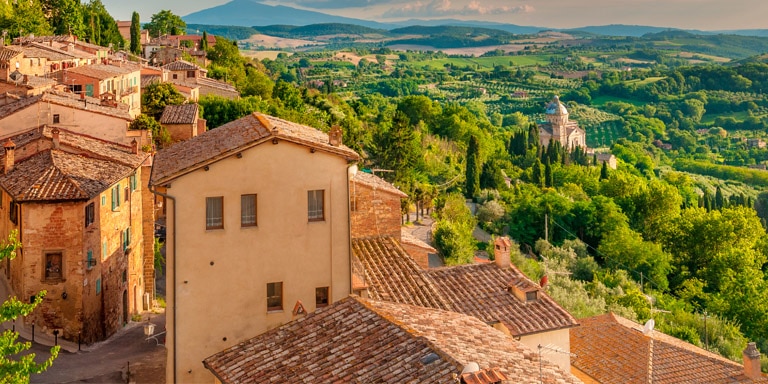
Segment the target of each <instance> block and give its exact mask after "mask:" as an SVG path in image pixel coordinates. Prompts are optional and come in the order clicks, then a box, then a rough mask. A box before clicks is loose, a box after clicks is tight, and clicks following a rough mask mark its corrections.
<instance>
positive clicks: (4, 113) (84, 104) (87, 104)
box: [0, 90, 133, 121]
mask: <svg viewBox="0 0 768 384" xmlns="http://www.w3.org/2000/svg"><path fill="white" fill-rule="evenodd" d="M39 101H43V102H46V103H52V104H57V105H61V106H65V107H70V108H75V109H81V110H87V111H91V112H94V113H99V114H102V115H108V116H112V117H117V118H119V119H124V120H127V121H132V120H133V118H132V117H131V115H130V114H129V113H128V106H127V105H125V104H118V105H117V106H116V107H110V106H105V105H101V100H99V99H97V98H93V97H88V96H86V97H84V98H83V97H82V96H80V95H75V94H74V93H67V92H59V91H54V90H46V91H45V92H43V93H41V94H39V95H35V96H30V97H25V98H22V99H21V100H19V101H16V102H13V103H10V104H6V105H3V106H0V119H2V118H5V117H8V116H10V115H12V114H14V113H16V112H17V111H20V110H22V109H24V108H26V107H29V106H30V105H33V104H35V103H37V102H39Z"/></svg>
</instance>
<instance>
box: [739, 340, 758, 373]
mask: <svg viewBox="0 0 768 384" xmlns="http://www.w3.org/2000/svg"><path fill="white" fill-rule="evenodd" d="M741 353H742V355H743V357H744V374H745V375H746V376H747V377H749V378H750V379H755V380H757V379H759V378H761V377H763V376H762V373H760V351H758V350H757V346H756V345H755V342H750V343H747V348H744V351H742V352H741Z"/></svg>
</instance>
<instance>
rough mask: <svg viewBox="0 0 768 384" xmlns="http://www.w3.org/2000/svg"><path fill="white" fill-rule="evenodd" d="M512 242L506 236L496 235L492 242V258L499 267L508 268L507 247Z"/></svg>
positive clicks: (508, 247) (509, 246)
mask: <svg viewBox="0 0 768 384" xmlns="http://www.w3.org/2000/svg"><path fill="white" fill-rule="evenodd" d="M511 247H512V242H511V241H509V238H508V237H506V236H505V237H497V238H496V240H495V241H494V242H493V258H494V262H495V263H496V266H497V267H499V268H509V265H510V261H509V249H510V248H511Z"/></svg>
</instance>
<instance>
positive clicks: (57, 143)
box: [51, 127, 61, 149]
mask: <svg viewBox="0 0 768 384" xmlns="http://www.w3.org/2000/svg"><path fill="white" fill-rule="evenodd" d="M59 133H60V132H59V129H58V128H56V127H53V129H51V138H52V139H53V149H59V147H60V146H61V138H60V136H59Z"/></svg>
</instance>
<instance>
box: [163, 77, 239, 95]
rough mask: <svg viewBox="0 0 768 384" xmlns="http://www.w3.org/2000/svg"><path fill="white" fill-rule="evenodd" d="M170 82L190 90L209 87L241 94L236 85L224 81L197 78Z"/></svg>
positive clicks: (170, 80)
mask: <svg viewBox="0 0 768 384" xmlns="http://www.w3.org/2000/svg"><path fill="white" fill-rule="evenodd" d="M168 81H169V82H171V83H174V84H179V85H183V86H186V87H190V88H197V87H209V88H215V89H218V90H222V91H226V92H232V93H236V94H238V95H239V94H240V92H239V91H238V90H237V88H235V86H234V85H232V84H229V83H225V82H223V81H219V80H216V79H209V78H207V77H195V79H194V80H188V79H168Z"/></svg>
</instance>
